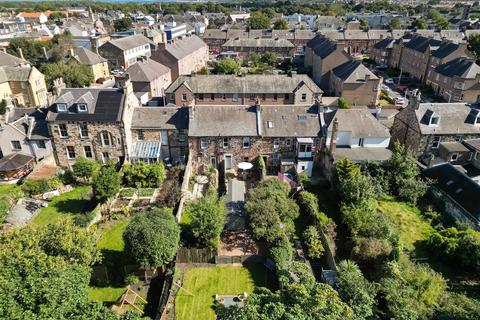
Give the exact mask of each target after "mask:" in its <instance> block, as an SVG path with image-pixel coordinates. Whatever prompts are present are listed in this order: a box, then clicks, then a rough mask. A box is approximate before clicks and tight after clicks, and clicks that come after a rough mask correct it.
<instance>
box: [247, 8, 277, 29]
mask: <svg viewBox="0 0 480 320" xmlns="http://www.w3.org/2000/svg"><path fill="white" fill-rule="evenodd" d="M247 25H248V26H249V27H250V29H268V28H270V26H271V25H272V24H271V22H270V18H269V17H267V16H266V15H265V14H263V13H261V12H260V11H255V12H253V13H252V14H251V15H250V18H248V20H247Z"/></svg>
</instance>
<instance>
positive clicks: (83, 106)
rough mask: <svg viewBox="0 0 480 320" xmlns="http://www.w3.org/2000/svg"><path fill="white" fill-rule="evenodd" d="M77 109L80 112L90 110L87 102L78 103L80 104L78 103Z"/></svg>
mask: <svg viewBox="0 0 480 320" xmlns="http://www.w3.org/2000/svg"><path fill="white" fill-rule="evenodd" d="M77 111H78V112H87V111H88V108H87V104H85V103H78V104H77Z"/></svg>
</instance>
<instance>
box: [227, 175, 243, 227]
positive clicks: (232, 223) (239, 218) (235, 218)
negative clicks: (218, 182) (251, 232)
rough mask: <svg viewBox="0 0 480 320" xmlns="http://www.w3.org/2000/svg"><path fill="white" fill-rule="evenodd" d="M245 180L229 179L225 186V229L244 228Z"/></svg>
mask: <svg viewBox="0 0 480 320" xmlns="http://www.w3.org/2000/svg"><path fill="white" fill-rule="evenodd" d="M245 192H246V188H245V182H244V181H240V180H237V179H231V180H230V181H229V182H228V186H227V196H226V200H227V209H228V216H227V224H226V225H225V229H226V230H242V229H245Z"/></svg>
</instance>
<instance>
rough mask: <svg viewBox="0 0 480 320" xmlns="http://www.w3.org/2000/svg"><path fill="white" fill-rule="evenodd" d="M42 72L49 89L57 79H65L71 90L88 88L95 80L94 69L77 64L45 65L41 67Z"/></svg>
mask: <svg viewBox="0 0 480 320" xmlns="http://www.w3.org/2000/svg"><path fill="white" fill-rule="evenodd" d="M40 71H41V72H42V73H43V74H44V75H45V81H46V82H47V86H48V87H51V86H52V85H53V80H55V79H57V78H63V81H64V82H65V84H66V85H67V87H69V88H82V87H86V86H89V85H90V83H92V82H93V80H94V78H93V73H92V69H91V68H90V67H89V66H87V65H84V64H80V63H77V62H70V63H64V62H58V63H45V64H42V65H41V67H40Z"/></svg>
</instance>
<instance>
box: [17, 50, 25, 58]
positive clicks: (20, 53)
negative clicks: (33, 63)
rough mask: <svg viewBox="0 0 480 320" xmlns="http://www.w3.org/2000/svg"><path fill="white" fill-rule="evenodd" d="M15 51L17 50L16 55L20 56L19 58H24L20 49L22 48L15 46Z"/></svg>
mask: <svg viewBox="0 0 480 320" xmlns="http://www.w3.org/2000/svg"><path fill="white" fill-rule="evenodd" d="M17 52H18V56H19V57H20V59H22V60H25V58H24V57H23V50H22V48H17Z"/></svg>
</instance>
